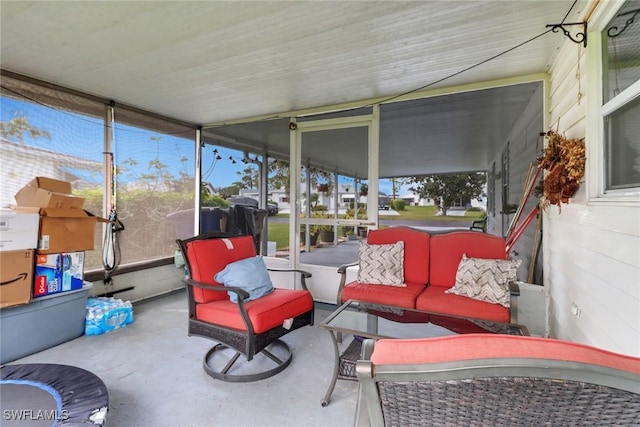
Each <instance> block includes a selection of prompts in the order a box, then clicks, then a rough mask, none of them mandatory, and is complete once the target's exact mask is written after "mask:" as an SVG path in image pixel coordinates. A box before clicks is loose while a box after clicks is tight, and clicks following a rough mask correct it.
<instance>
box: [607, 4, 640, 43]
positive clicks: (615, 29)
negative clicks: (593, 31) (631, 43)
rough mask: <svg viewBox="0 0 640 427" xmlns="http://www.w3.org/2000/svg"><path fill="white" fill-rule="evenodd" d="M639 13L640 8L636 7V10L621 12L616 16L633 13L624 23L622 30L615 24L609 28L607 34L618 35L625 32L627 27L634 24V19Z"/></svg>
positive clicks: (610, 35)
mask: <svg viewBox="0 0 640 427" xmlns="http://www.w3.org/2000/svg"><path fill="white" fill-rule="evenodd" d="M638 13H640V9H634V10H630V11H629V12H625V13H621V14H619V15H618V16H616V18H618V17H621V16H626V15H631V18H629V19H627V21H626V22H625V23H624V27H622V29H621V30H619V29H618V27H617V26H615V25H612V26H611V27H609V28H607V35H608V36H609V37H618V36H619V35H620V34H622V33H624V31H625V30H626V29H627V27H628V26H629V25H631V24H633V21H634V20H635V19H636V15H637V14H638Z"/></svg>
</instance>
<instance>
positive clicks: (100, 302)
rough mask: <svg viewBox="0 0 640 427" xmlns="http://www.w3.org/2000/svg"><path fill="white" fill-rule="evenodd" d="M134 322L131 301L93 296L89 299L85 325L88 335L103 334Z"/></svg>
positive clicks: (85, 331)
mask: <svg viewBox="0 0 640 427" xmlns="http://www.w3.org/2000/svg"><path fill="white" fill-rule="evenodd" d="M131 323H133V306H132V305H131V303H130V302H129V301H122V300H119V299H115V298H106V297H92V298H89V299H88V300H87V314H86V321H85V327H84V333H85V334H86V335H102V334H104V333H107V332H109V331H113V330H114V329H118V328H122V327H123V326H126V325H129V324H131Z"/></svg>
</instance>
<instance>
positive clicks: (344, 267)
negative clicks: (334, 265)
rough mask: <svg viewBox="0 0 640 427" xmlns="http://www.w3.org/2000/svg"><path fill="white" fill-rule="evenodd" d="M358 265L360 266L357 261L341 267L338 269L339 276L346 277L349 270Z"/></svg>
mask: <svg viewBox="0 0 640 427" xmlns="http://www.w3.org/2000/svg"><path fill="white" fill-rule="evenodd" d="M356 265H358V262H357V261H356V262H351V263H349V264H342V265H341V266H340V267H338V274H342V275H345V274H347V268H349V267H353V266H356Z"/></svg>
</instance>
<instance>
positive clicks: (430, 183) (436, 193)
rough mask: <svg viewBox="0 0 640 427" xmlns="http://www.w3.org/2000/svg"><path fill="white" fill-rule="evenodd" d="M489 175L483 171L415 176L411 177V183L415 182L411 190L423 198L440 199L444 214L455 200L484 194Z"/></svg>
mask: <svg viewBox="0 0 640 427" xmlns="http://www.w3.org/2000/svg"><path fill="white" fill-rule="evenodd" d="M486 182H487V176H486V174H485V173H483V172H471V173H457V174H446V175H429V176H414V177H410V178H409V184H414V185H413V186H412V187H411V188H410V190H411V191H413V192H414V193H416V194H418V195H419V196H420V197H422V198H432V199H434V200H436V203H437V201H440V207H441V208H442V214H443V215H446V214H447V210H448V209H449V208H450V207H451V206H452V205H453V202H454V201H455V200H456V199H459V198H461V197H462V198H467V197H468V198H471V199H473V198H476V197H478V196H481V195H483V188H484V184H485V183H486Z"/></svg>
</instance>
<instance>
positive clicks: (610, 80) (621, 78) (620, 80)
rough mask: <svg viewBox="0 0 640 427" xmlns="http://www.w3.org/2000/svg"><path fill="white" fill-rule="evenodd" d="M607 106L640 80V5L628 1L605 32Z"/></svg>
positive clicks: (639, 3)
mask: <svg viewBox="0 0 640 427" xmlns="http://www.w3.org/2000/svg"><path fill="white" fill-rule="evenodd" d="M603 37H604V39H605V40H606V49H607V52H606V54H605V61H604V72H605V79H606V82H605V85H604V89H605V93H604V102H605V103H606V102H608V101H610V100H611V99H613V98H614V97H615V96H616V95H618V94H619V93H620V92H622V91H623V90H625V89H626V88H628V87H629V86H631V85H632V84H633V83H634V82H636V81H637V80H638V79H640V1H627V2H626V3H625V5H624V6H623V7H622V8H621V9H620V11H619V12H618V13H617V14H616V16H615V17H614V18H613V19H612V20H611V22H610V23H609V25H607V28H606V29H605V30H604V32H603Z"/></svg>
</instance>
